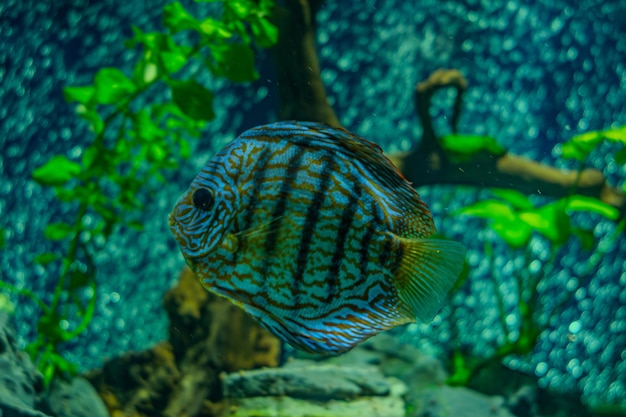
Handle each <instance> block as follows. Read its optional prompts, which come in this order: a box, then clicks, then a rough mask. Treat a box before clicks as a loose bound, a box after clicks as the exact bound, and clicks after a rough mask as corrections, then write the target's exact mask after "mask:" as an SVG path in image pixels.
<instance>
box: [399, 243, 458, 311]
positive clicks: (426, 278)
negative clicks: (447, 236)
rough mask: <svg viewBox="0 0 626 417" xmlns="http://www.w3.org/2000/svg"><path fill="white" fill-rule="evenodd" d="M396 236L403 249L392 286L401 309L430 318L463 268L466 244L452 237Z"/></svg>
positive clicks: (437, 309)
mask: <svg viewBox="0 0 626 417" xmlns="http://www.w3.org/2000/svg"><path fill="white" fill-rule="evenodd" d="M399 239H400V243H401V246H402V248H403V249H404V250H403V258H402V261H401V263H400V268H399V269H398V272H397V273H396V276H395V279H394V286H395V287H396V290H397V291H398V296H399V298H400V300H401V304H402V306H401V308H400V311H402V312H403V313H405V314H408V315H410V316H411V317H413V318H415V317H417V318H418V319H420V320H421V321H424V322H429V321H430V320H432V318H433V316H434V315H435V314H436V313H437V312H438V311H439V309H440V308H441V305H442V304H443V301H444V298H445V297H446V294H447V293H448V291H450V289H451V288H452V286H453V285H454V283H455V282H456V280H457V279H458V277H459V275H460V273H461V270H462V269H463V264H464V261H465V246H463V245H462V244H461V243H459V242H455V241H452V240H442V239H405V238H399ZM402 307H403V308H402Z"/></svg>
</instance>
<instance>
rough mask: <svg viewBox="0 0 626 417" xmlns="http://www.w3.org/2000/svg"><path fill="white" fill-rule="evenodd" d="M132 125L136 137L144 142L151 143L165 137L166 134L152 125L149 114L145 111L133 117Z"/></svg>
mask: <svg viewBox="0 0 626 417" xmlns="http://www.w3.org/2000/svg"><path fill="white" fill-rule="evenodd" d="M133 123H134V127H135V132H136V133H137V136H138V137H139V138H141V139H142V140H144V141H146V142H153V141H155V140H157V139H162V138H164V137H165V136H166V132H165V131H164V130H163V129H161V128H159V127H158V126H157V125H156V124H154V122H153V121H152V119H151V117H150V113H149V112H148V111H147V110H145V109H143V110H140V111H139V112H138V113H136V114H134V115H133Z"/></svg>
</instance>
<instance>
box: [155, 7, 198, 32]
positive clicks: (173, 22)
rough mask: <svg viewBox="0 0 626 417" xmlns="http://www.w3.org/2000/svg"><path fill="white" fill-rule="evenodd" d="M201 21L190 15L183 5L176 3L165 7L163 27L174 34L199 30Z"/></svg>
mask: <svg viewBox="0 0 626 417" xmlns="http://www.w3.org/2000/svg"><path fill="white" fill-rule="evenodd" d="M199 23H200V22H199V21H198V20H197V19H196V18H195V17H193V16H192V15H190V14H189V13H188V12H187V10H185V8H184V7H183V5H182V4H181V3H179V2H174V3H170V4H167V5H165V7H163V25H164V26H165V27H167V28H168V29H169V30H170V31H172V33H178V32H180V31H182V30H189V29H197V28H198V25H199Z"/></svg>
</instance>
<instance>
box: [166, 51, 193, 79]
mask: <svg viewBox="0 0 626 417" xmlns="http://www.w3.org/2000/svg"><path fill="white" fill-rule="evenodd" d="M160 55H161V59H160V61H161V65H162V66H163V68H165V70H166V71H167V72H168V73H169V74H173V73H175V72H176V71H178V70H180V69H181V68H182V67H184V66H185V64H186V63H187V62H188V61H189V59H188V58H187V55H185V54H184V53H183V52H182V51H171V52H166V51H163V52H161V54H160Z"/></svg>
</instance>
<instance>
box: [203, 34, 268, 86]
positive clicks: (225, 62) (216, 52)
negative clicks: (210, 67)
mask: <svg viewBox="0 0 626 417" xmlns="http://www.w3.org/2000/svg"><path fill="white" fill-rule="evenodd" d="M211 53H212V54H213V58H214V59H215V62H216V64H217V65H216V68H215V72H216V73H217V74H218V75H222V76H224V77H226V78H228V79H229V80H231V81H234V82H249V81H254V80H256V79H257V78H259V74H258V73H257V72H256V70H255V69H254V53H253V52H252V49H251V48H250V47H249V46H248V45H245V44H240V43H231V44H223V45H214V46H212V47H211Z"/></svg>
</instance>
